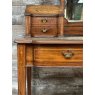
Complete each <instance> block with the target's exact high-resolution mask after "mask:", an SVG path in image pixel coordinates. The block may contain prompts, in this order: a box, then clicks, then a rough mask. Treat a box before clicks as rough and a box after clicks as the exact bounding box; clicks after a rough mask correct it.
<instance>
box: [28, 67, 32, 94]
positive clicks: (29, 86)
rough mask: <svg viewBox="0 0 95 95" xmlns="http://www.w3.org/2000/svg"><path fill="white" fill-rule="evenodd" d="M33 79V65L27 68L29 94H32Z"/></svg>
mask: <svg viewBox="0 0 95 95" xmlns="http://www.w3.org/2000/svg"><path fill="white" fill-rule="evenodd" d="M31 79H32V69H31V67H28V68H27V94H28V95H32V93H31V89H32V88H31Z"/></svg>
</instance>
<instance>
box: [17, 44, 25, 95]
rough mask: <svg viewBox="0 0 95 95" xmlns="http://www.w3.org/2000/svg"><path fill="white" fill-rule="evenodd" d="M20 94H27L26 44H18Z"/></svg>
mask: <svg viewBox="0 0 95 95" xmlns="http://www.w3.org/2000/svg"><path fill="white" fill-rule="evenodd" d="M17 49H18V95H26V66H25V65H26V61H25V45H24V44H18V45H17Z"/></svg>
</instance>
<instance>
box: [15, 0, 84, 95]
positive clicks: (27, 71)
mask: <svg viewBox="0 0 95 95" xmlns="http://www.w3.org/2000/svg"><path fill="white" fill-rule="evenodd" d="M25 18H26V34H25V36H24V37H22V38H19V39H16V40H15V42H16V43H17V50H18V95H26V88H27V93H28V94H27V95H33V94H32V90H31V80H32V74H31V73H32V70H31V69H32V68H33V67H34V66H36V67H43V68H45V67H64V66H81V67H82V61H83V60H82V54H83V52H82V50H83V48H82V44H83V42H82V22H68V21H67V20H66V19H65V18H64V0H61V5H60V6H55V5H54V6H48V5H47V6H44V5H42V6H41V5H37V6H33V5H29V6H27V7H26V10H25ZM65 35H73V36H74V37H69V36H68V37H65ZM77 35H80V36H81V37H77ZM75 36H76V37H75ZM26 82H27V83H26ZM26 84H27V85H26Z"/></svg>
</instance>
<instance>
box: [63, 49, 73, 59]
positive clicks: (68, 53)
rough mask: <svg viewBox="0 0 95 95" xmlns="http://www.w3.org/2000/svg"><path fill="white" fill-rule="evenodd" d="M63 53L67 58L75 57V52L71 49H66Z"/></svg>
mask: <svg viewBox="0 0 95 95" xmlns="http://www.w3.org/2000/svg"><path fill="white" fill-rule="evenodd" d="M62 55H63V56H64V57H65V58H66V59H70V58H72V57H73V55H74V53H73V52H72V51H70V50H68V51H66V52H62Z"/></svg>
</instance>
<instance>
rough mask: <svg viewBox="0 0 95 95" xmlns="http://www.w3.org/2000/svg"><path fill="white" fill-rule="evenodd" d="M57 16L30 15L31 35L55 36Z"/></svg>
mask: <svg viewBox="0 0 95 95" xmlns="http://www.w3.org/2000/svg"><path fill="white" fill-rule="evenodd" d="M57 21H58V20H57V18H56V17H47V16H39V17H38V16H35V17H32V27H31V36H33V37H55V36H57V31H58V28H57Z"/></svg>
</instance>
